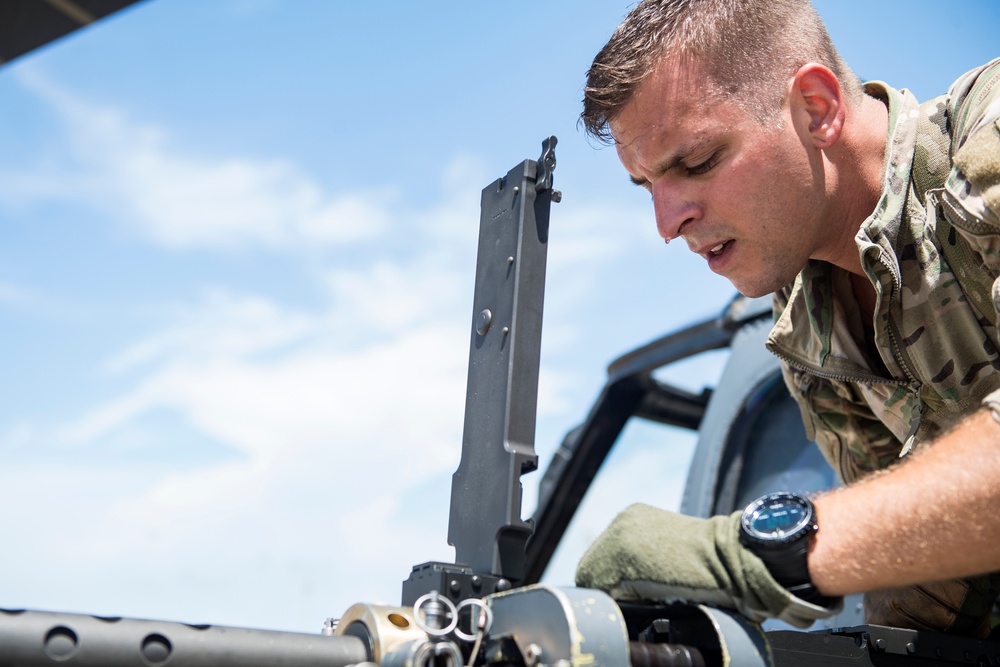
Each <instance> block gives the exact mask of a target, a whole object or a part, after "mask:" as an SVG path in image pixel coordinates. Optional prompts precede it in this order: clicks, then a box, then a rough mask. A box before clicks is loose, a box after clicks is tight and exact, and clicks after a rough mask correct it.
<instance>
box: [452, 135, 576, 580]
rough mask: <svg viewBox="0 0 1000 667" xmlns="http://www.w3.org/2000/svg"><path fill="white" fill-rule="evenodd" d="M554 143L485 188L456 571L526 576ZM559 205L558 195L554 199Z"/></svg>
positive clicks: (455, 487) (455, 513)
mask: <svg viewBox="0 0 1000 667" xmlns="http://www.w3.org/2000/svg"><path fill="white" fill-rule="evenodd" d="M555 144H556V139H555V137H549V139H546V141H545V142H543V144H542V148H543V152H542V156H541V157H540V158H539V160H538V162H534V161H532V160H525V161H524V162H522V163H521V164H520V165H518V166H516V167H514V168H513V169H511V170H510V171H509V172H508V173H507V175H506V176H504V177H503V178H501V179H498V180H496V181H494V182H493V183H491V184H490V185H488V186H486V188H484V189H483V194H482V204H481V217H480V224H479V257H478V260H477V266H476V292H475V298H474V302H473V310H472V313H473V316H472V327H471V329H472V341H471V345H470V351H469V379H468V389H467V392H466V407H465V431H464V434H463V437H462V460H461V462H460V463H459V466H458V470H457V471H456V472H455V474H454V476H453V477H452V494H451V519H450V523H449V526H448V542H449V544H452V545H454V547H455V559H456V562H457V563H461V564H467V565H469V566H470V567H471V568H472V570H473V571H475V572H476V573H482V574H492V575H496V576H499V577H502V578H504V579H506V580H508V581H514V582H516V581H518V580H520V579H521V578H522V577H523V575H524V560H525V544H526V542H527V540H528V537H529V536H530V535H531V532H532V524H531V522H530V521H524V520H523V519H522V518H521V492H522V488H521V475H523V474H524V473H527V472H531V471H532V470H534V469H535V468H536V467H537V464H538V457H537V456H536V455H535V409H536V403H537V397H538V367H539V355H540V350H541V336H542V304H543V296H544V290H545V264H546V252H547V248H548V236H549V208H550V203H551V201H552V200H553V194H554V191H553V190H552V169H553V168H554V167H555V153H554V152H553V149H554V148H555ZM556 198H557V199H558V195H556Z"/></svg>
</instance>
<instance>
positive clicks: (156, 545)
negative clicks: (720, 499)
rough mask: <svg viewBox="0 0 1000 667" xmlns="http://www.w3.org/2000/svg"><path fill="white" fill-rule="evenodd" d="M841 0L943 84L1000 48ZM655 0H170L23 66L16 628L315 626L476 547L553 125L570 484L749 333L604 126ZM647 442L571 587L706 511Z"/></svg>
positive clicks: (555, 244) (873, 65)
mask: <svg viewBox="0 0 1000 667" xmlns="http://www.w3.org/2000/svg"><path fill="white" fill-rule="evenodd" d="M817 7H818V8H819V10H820V12H821V14H823V16H824V17H825V18H826V20H827V21H828V24H829V27H830V30H831V34H832V35H833V37H834V40H835V41H836V42H837V43H838V44H839V45H840V47H841V50H842V52H843V54H844V56H845V57H846V59H847V60H848V62H849V63H851V64H852V65H853V66H854V67H855V69H856V70H857V71H858V72H859V74H861V75H862V76H863V77H865V78H881V79H884V80H886V81H888V82H889V83H890V84H892V85H896V86H909V87H910V88H911V90H913V91H914V92H915V94H916V95H917V96H918V98H920V99H925V98H927V97H929V96H931V95H934V94H937V93H940V92H943V91H944V89H945V88H946V87H947V85H948V84H949V83H950V82H951V81H952V80H953V79H954V78H956V77H957V76H958V75H959V74H961V73H962V72H964V71H966V70H967V69H970V68H971V67H974V66H976V65H977V64H980V63H982V62H985V61H986V60H988V59H989V58H991V57H993V56H995V55H997V53H996V47H995V45H996V29H997V27H998V26H1000V5H998V4H997V3H996V2H994V1H992V0H982V1H978V2H973V1H971V0H966V1H960V2H955V3H952V4H950V5H949V10H948V13H947V14H945V13H943V12H942V11H941V10H940V5H939V4H938V3H933V2H929V1H925V0H919V1H908V2H903V1H901V0H900V1H893V2H884V3H871V2H857V1H854V0H845V1H840V2H834V1H833V0H827V1H825V2H818V3H817ZM626 10H627V6H626V5H625V4H623V3H614V2H607V1H606V0H604V1H601V2H598V1H596V0H576V1H572V2H571V1H570V0H553V1H551V2H544V3H539V2H535V3H527V2H518V1H514V2H507V3H502V4H500V3H459V2H431V3H403V2H399V1H394V2H383V3H362V2H356V3H339V2H321V1H320V0H302V1H300V2H294V3H293V2H287V1H286V2H280V1H278V0H214V1H212V2H201V1H197V0H148V1H146V2H143V3H140V4H139V5H137V6H136V7H134V8H132V9H131V10H128V11H126V12H123V13H122V14H120V15H117V16H115V17H113V18H111V19H109V20H107V21H103V22H101V23H100V24H99V25H96V26H94V27H92V28H90V29H87V30H84V31H81V32H80V33H78V34H76V35H74V36H71V37H70V38H68V39H65V40H61V41H60V42H57V43H55V44H53V45H51V46H50V47H48V48H45V49H43V50H41V51H39V52H37V53H35V54H32V55H30V56H28V57H25V58H22V59H20V60H18V61H15V62H14V63H12V64H10V65H7V66H5V67H4V68H2V69H0V119H2V120H0V329H2V331H3V337H2V338H0V340H2V341H3V345H2V347H0V364H2V368H3V369H4V377H5V379H6V382H4V383H3V384H2V385H0V489H3V490H4V494H5V496H6V502H5V503H4V504H3V506H2V508H0V535H3V541H4V549H2V550H0V607H6V608H11V607H26V608H34V609H50V610H61V611H80V612H93V613H101V614H121V615H128V616H141V617H151V618H167V619H174V620H185V621H191V622H210V623H220V624H229V625H247V626H255V627H268V628H275V629H294V630H302V631H314V630H316V629H318V628H319V626H320V625H321V624H322V621H323V619H324V618H326V617H327V616H337V615H339V614H340V613H342V612H343V611H344V610H345V609H346V608H347V607H348V606H350V604H352V603H354V602H357V601H369V602H375V601H389V602H395V601H396V600H397V599H398V596H399V587H400V581H401V580H402V579H404V578H405V577H406V576H407V575H408V574H409V569H410V567H411V566H412V565H414V564H416V563H419V562H422V561H425V560H432V559H438V560H451V559H452V558H453V554H452V550H451V548H450V547H448V546H447V544H446V542H445V540H446V534H447V518H448V507H447V504H448V499H449V496H450V478H451V474H452V472H453V471H454V469H455V466H456V465H457V462H458V456H459V452H460V445H461V432H462V417H463V410H464V392H465V370H466V362H467V358H468V327H469V322H470V316H471V302H472V286H473V278H474V264H475V252H476V238H477V226H478V203H479V191H480V189H481V188H482V187H483V186H484V185H486V184H487V183H488V182H490V181H492V180H493V179H494V178H496V177H497V176H499V175H501V174H503V173H505V172H506V171H507V169H509V168H510V167H511V166H513V165H514V164H516V163H518V162H520V161H521V160H522V159H524V158H527V157H531V158H534V157H537V155H538V153H539V150H540V142H541V140H542V139H543V138H544V137H545V136H547V135H549V134H555V135H557V136H558V137H559V140H560V142H559V146H558V149H557V155H558V159H559V164H558V167H557V169H556V172H555V181H556V187H557V188H559V189H560V190H562V191H563V193H564V200H563V202H562V203H560V204H558V205H556V206H555V207H554V208H553V214H552V232H551V238H550V244H549V245H550V249H549V271H548V282H547V293H546V312H545V330H544V336H543V338H544V340H543V351H542V355H543V356H542V371H541V381H540V392H539V413H538V416H539V423H538V432H537V442H536V449H537V451H538V453H539V456H540V459H541V461H542V463H543V465H544V463H545V462H546V461H547V460H548V459H549V458H550V456H551V454H552V452H553V451H554V449H555V447H556V445H557V444H558V442H559V440H560V439H561V437H562V434H563V432H565V431H566V430H568V429H569V428H571V427H572V426H574V425H575V424H576V423H578V422H579V421H580V420H581V419H582V418H583V417H584V415H585V414H586V410H587V407H588V406H589V404H590V402H591V401H592V400H593V398H594V397H595V396H596V395H597V393H598V391H599V390H600V387H601V385H602V384H603V380H604V368H605V367H606V364H607V363H608V362H609V361H610V360H611V359H613V358H614V357H615V356H617V355H618V354H620V353H622V352H624V351H625V350H627V349H629V348H631V347H634V346H637V345H639V344H642V343H644V342H646V341H647V340H649V339H652V338H654V337H657V336H659V335H660V334H662V333H664V332H666V331H668V330H671V329H674V328H677V327H679V326H682V325H683V324H685V323H688V322H690V321H692V320H693V319H699V318H703V317H707V316H711V315H714V314H716V313H717V312H718V311H719V310H720V309H721V308H722V306H723V305H724V303H725V302H726V300H727V299H728V298H729V296H730V295H731V294H732V290H731V288H730V287H729V285H728V284H727V283H726V282H725V281H723V280H721V279H719V278H717V277H715V276H713V275H711V274H710V273H709V272H708V270H707V269H706V268H705V267H704V266H703V265H702V261H701V260H700V259H699V258H697V257H694V256H693V255H690V253H688V252H687V251H686V250H685V249H684V248H683V247H681V246H680V245H678V244H674V245H672V246H670V247H669V248H665V247H664V246H663V244H662V242H660V241H659V239H658V237H657V236H656V233H655V229H654V228H653V224H652V214H651V210H650V207H649V205H648V197H647V196H645V195H644V194H643V193H642V192H641V191H639V190H638V189H636V188H635V187H634V186H632V185H631V184H629V183H628V180H627V178H626V177H625V175H624V172H623V171H622V170H621V168H620V166H619V165H618V163H617V160H616V158H615V156H614V152H613V151H612V150H609V149H599V148H596V147H595V146H594V145H593V144H592V142H590V141H588V140H587V139H586V138H585V137H584V136H583V135H582V134H581V133H580V132H579V131H578V130H577V128H576V116H577V114H578V111H579V109H578V104H579V98H580V95H581V86H582V80H583V74H584V71H585V70H586V68H587V65H588V64H589V62H590V60H591V58H592V57H593V55H594V53H596V51H597V50H598V49H599V48H600V46H601V45H602V44H603V43H604V41H605V40H606V39H607V37H608V36H609V35H610V33H611V31H612V30H613V28H614V27H615V25H616V24H617V22H618V20H619V19H620V18H621V16H622V15H623V14H624V13H625V11H626ZM931 35H933V36H934V40H933V41H932V40H931V37H930V36H931ZM937 35H941V37H938V36H937ZM911 36H915V37H911ZM949 39H951V40H953V41H954V42H955V43H954V44H952V45H949V47H948V48H947V49H945V48H944V47H943V44H944V43H945V42H946V41H947V40H949ZM717 368H718V362H717V361H716V362H715V363H711V362H710V363H704V364H701V365H696V366H691V367H689V368H687V369H686V370H685V372H678V374H677V377H676V378H675V379H676V380H678V381H680V382H683V383H686V384H688V385H689V386H691V387H693V388H699V387H700V386H702V384H705V383H711V381H712V380H713V376H714V373H715V372H717ZM630 437H631V439H632V441H633V442H631V443H630V444H629V446H627V447H626V446H622V447H619V450H620V451H618V452H617V454H616V456H617V457H618V460H617V461H616V462H615V464H614V465H611V466H609V468H608V469H607V470H606V471H605V473H603V477H604V479H603V480H602V482H601V485H600V487H599V488H598V489H596V490H595V492H594V494H592V496H591V497H589V498H588V501H587V502H588V506H589V508H590V511H591V514H590V516H591V517H592V519H591V520H590V521H589V522H586V523H583V524H582V525H578V526H576V527H574V533H573V535H572V537H571V539H570V541H569V542H570V547H569V548H568V550H567V551H566V552H565V553H563V554H561V555H560V562H561V563H562V565H561V566H560V568H557V572H556V573H554V574H553V578H554V579H555V580H556V581H557V582H558V583H566V582H568V577H570V576H571V574H570V573H571V567H572V562H573V560H575V558H576V557H577V555H578V553H579V550H580V549H582V548H583V545H584V544H585V543H586V541H587V540H588V539H590V538H591V537H592V536H593V535H594V534H596V531H598V530H599V529H600V528H601V527H602V526H603V524H604V523H605V522H606V520H607V519H609V518H610V516H611V515H612V514H613V513H614V512H615V511H617V510H618V509H620V508H622V507H624V506H625V505H627V504H628V503H630V502H632V501H634V500H636V499H639V498H642V499H645V500H649V501H653V502H658V503H659V504H661V505H665V506H670V505H671V504H675V503H676V502H677V498H679V483H680V481H681V480H682V479H683V476H684V472H685V467H686V465H687V460H688V458H689V456H690V446H691V439H690V438H689V437H685V436H683V435H681V434H677V433H673V432H662V431H657V432H655V433H653V432H648V431H644V430H643V429H633V430H632V433H631V434H630ZM664 441H665V442H667V443H668V445H667V446H666V447H664V445H663V442H664ZM533 477H534V479H533ZM533 477H527V478H525V480H524V481H525V484H526V485H527V487H528V488H527V489H526V502H525V507H526V512H527V511H530V509H531V508H532V507H533V504H534V500H533V499H534V490H533V488H531V487H532V484H534V483H536V482H537V477H539V476H538V475H535V476H533Z"/></svg>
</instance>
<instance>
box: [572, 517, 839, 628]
mask: <svg viewBox="0 0 1000 667" xmlns="http://www.w3.org/2000/svg"><path fill="white" fill-rule="evenodd" d="M740 514H741V513H739V512H737V513H735V514H732V515H731V516H716V517H712V518H711V519H700V518H696V517H690V516H685V515H683V514H675V513H673V512H667V511H664V510H661V509H657V508H655V507H650V506H649V505H643V504H635V505H632V506H630V507H629V508H627V509H626V510H625V511H624V512H622V513H621V514H619V515H618V517H617V518H616V519H615V520H614V521H613V522H612V523H611V525H610V526H609V527H608V529H607V530H606V531H604V533H602V534H601V535H600V536H599V537H598V538H597V540H596V541H595V542H594V544H593V545H591V547H590V548H589V549H588V550H587V552H586V553H585V554H584V556H583V558H582V559H581V560H580V564H579V566H578V568H577V571H576V583H577V585H578V586H582V587H585V588H597V589H600V590H603V591H607V592H608V594H610V595H611V596H612V597H613V598H615V599H617V600H630V601H631V600H648V601H656V602H669V601H674V600H683V601H687V602H695V603H704V604H710V605H714V606H718V607H726V608H729V609H736V610H737V611H739V612H741V613H742V614H744V615H745V616H746V617H747V618H749V619H750V620H752V621H755V622H757V623H760V622H761V621H763V620H764V619H766V618H772V617H773V618H780V619H781V620H783V621H786V622H788V623H791V624H792V625H795V626H797V627H802V628H804V627H808V626H809V625H811V624H812V623H813V622H814V621H815V620H816V619H818V618H824V617H827V616H831V615H833V614H835V613H837V612H838V611H839V610H840V606H841V604H842V601H840V604H838V605H836V606H835V607H834V608H832V609H827V608H824V607H819V606H817V605H814V604H810V603H808V602H805V601H804V600H801V599H799V598H797V597H795V596H794V595H792V594H791V593H790V592H789V591H788V590H786V589H785V588H783V587H782V586H780V585H779V584H778V583H777V582H775V581H774V578H773V577H771V574H770V573H769V572H768V570H767V567H766V566H765V565H764V563H763V561H761V560H760V559H759V558H757V556H755V555H754V554H753V553H751V552H750V551H749V550H748V549H747V548H746V547H744V546H743V545H742V544H741V543H740V540H739V520H740Z"/></svg>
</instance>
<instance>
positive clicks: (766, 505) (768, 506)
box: [743, 493, 813, 541]
mask: <svg viewBox="0 0 1000 667" xmlns="http://www.w3.org/2000/svg"><path fill="white" fill-rule="evenodd" d="M812 518H813V511H812V507H811V506H810V505H809V502H808V501H807V500H805V499H803V498H800V497H799V496H796V495H793V494H790V493H787V494H785V493H783V494H772V495H770V496H765V497H763V498H761V499H760V500H758V501H757V502H755V503H753V504H752V505H750V507H748V508H747V509H746V511H745V512H744V513H743V528H744V530H745V531H746V532H747V533H748V534H749V535H750V536H752V537H755V538H757V539H760V540H767V541H770V540H781V539H782V538H784V537H790V536H792V535H795V534H796V533H798V532H800V531H801V530H803V529H804V528H805V527H806V526H808V525H809V524H810V523H811V522H812Z"/></svg>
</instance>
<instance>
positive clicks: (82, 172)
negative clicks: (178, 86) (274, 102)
mask: <svg viewBox="0 0 1000 667" xmlns="http://www.w3.org/2000/svg"><path fill="white" fill-rule="evenodd" d="M20 74H21V76H20V80H21V82H22V83H23V84H24V85H25V86H26V87H27V88H29V89H30V90H32V91H33V92H35V93H36V94H37V95H38V96H39V97H40V98H41V99H43V100H44V101H45V102H46V103H47V104H48V105H49V106H50V107H51V108H52V109H53V110H54V111H55V112H56V114H57V116H58V117H59V118H60V120H61V122H62V124H63V131H64V132H65V134H66V136H67V138H68V142H67V146H68V147H69V148H70V149H71V150H72V152H73V156H74V162H75V165H74V166H73V167H72V168H66V167H61V168H55V167H53V166H52V165H51V164H50V163H48V162H43V161H39V162H37V163H36V164H34V165H19V166H18V169H16V170H11V171H10V173H6V174H3V176H4V178H3V179H2V180H3V182H4V183H5V185H3V186H0V193H2V195H3V199H4V200H8V201H9V202H11V203H12V202H20V203H22V205H23V203H24V202H25V201H33V200H37V199H41V198H44V197H49V198H70V199H73V200H76V201H85V202H88V203H89V204H90V205H91V206H93V207H96V208H99V209H100V210H103V211H104V212H106V213H107V214H109V215H110V216H111V217H113V218H115V219H117V220H119V222H120V223H121V224H123V225H125V226H126V227H128V228H130V229H133V230H134V231H136V232H138V233H139V234H140V235H142V236H145V237H146V238H148V239H149V240H150V241H152V242H153V243H156V244H160V245H162V246H165V247H168V248H211V249H217V250H228V249H233V248H240V247H247V246H251V247H269V248H270V247H276V248H289V247H294V246H296V245H300V244H310V243H319V244H345V243H356V242H360V241H366V240H372V239H377V238H380V237H381V236H382V235H383V234H384V233H385V231H386V229H387V221H388V219H389V218H388V217H387V214H386V209H385V206H384V204H383V202H384V201H386V200H391V199H392V197H393V194H392V192H390V191H387V190H384V189H377V190H373V191H370V192H352V193H349V194H344V195H334V194H331V193H328V192H325V191H324V190H323V188H321V187H320V185H319V184H318V183H317V182H316V181H315V180H314V179H312V178H311V177H310V176H309V175H308V174H305V173H304V172H303V171H302V170H301V169H299V168H298V167H297V166H296V165H295V164H293V163H292V162H290V161H288V160H285V159H274V158H271V159H262V158H256V157H248V156H239V157H227V158H212V157H209V156H207V155H203V154H200V153H199V152H198V151H197V150H195V149H193V148H189V147H184V146H182V145H181V143H180V142H179V141H178V140H177V139H175V138H173V137H171V136H170V133H169V132H168V131H166V130H164V129H163V128H160V127H156V126H154V125H151V124H149V123H145V122H141V121H138V120H135V119H134V118H131V117H130V116H129V115H128V114H127V113H125V112H124V111H121V110H117V109H113V108H109V107H106V106H101V105H99V104H95V103H92V102H89V101H86V100H84V99H83V98H81V97H78V96H76V95H75V94H73V93H71V92H70V91H68V90H67V89H65V88H63V87H61V86H59V85H57V84H55V83H53V82H51V81H49V80H47V79H46V78H45V77H44V76H42V75H40V74H38V73H37V72H35V71H33V70H31V69H30V68H27V69H24V70H21V71H20Z"/></svg>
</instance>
